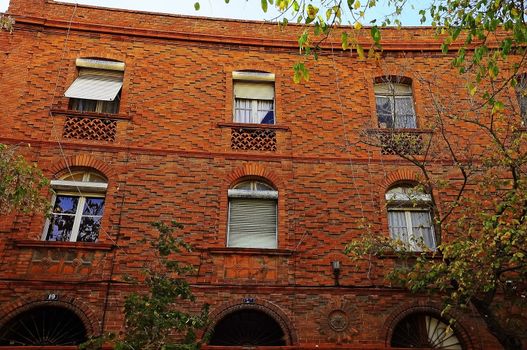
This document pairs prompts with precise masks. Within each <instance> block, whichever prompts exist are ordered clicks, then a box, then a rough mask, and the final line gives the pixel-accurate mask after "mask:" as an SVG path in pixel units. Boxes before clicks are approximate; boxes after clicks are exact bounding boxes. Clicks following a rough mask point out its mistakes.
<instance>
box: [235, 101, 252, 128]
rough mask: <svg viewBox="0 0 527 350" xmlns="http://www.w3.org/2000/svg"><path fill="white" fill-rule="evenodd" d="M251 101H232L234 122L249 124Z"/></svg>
mask: <svg viewBox="0 0 527 350" xmlns="http://www.w3.org/2000/svg"><path fill="white" fill-rule="evenodd" d="M251 104H252V100H248V99H243V98H237V99H236V100H235V101H234V122H235V123H251V122H252V120H251V110H252V106H251Z"/></svg>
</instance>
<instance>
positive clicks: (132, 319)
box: [116, 222, 208, 350]
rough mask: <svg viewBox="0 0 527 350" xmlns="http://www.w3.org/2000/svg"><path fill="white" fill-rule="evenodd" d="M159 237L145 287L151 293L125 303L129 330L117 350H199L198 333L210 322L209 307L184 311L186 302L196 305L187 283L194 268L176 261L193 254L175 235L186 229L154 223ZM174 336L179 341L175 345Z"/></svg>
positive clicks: (135, 294)
mask: <svg viewBox="0 0 527 350" xmlns="http://www.w3.org/2000/svg"><path fill="white" fill-rule="evenodd" d="M153 227H155V228H156V229H157V231H158V232H159V238H157V239H155V240H153V241H151V242H150V245H151V247H152V249H153V251H154V252H155V257H154V259H152V260H149V264H148V267H146V269H145V271H144V274H145V276H144V277H145V278H144V281H141V284H142V285H144V286H146V287H147V288H148V292H147V293H143V292H139V293H132V294H130V295H129V296H127V297H126V300H125V306H124V309H125V321H126V325H125V331H124V335H123V337H122V338H120V339H118V341H117V342H116V349H123V350H124V349H136V350H139V349H141V350H162V349H186V350H190V349H197V348H199V345H200V343H199V342H198V341H197V340H196V333H195V332H196V330H197V329H200V328H203V327H204V326H205V324H206V322H207V314H208V306H207V305H204V306H203V307H202V310H201V313H199V314H192V313H188V312H184V311H180V308H181V305H180V304H182V303H186V304H187V305H188V304H189V302H194V301H195V297H194V295H193V294H192V292H191V290H190V286H189V283H188V282H187V275H188V274H189V273H190V272H192V271H193V267H192V266H190V265H186V264H183V263H181V262H179V261H178V260H175V259H174V258H175V255H181V253H183V252H185V251H190V246H189V245H188V244H186V243H185V242H184V240H183V239H182V238H180V237H175V236H174V232H175V231H176V230H180V229H182V228H183V226H182V225H181V224H179V223H177V222H172V223H171V225H166V224H164V223H160V222H158V223H154V224H153ZM174 336H175V337H176V338H178V339H179V340H178V341H177V342H174V341H173V339H174Z"/></svg>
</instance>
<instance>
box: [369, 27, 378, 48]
mask: <svg viewBox="0 0 527 350" xmlns="http://www.w3.org/2000/svg"><path fill="white" fill-rule="evenodd" d="M370 32H371V37H372V38H373V41H374V42H375V44H379V43H380V41H381V31H380V30H379V27H377V26H373V27H371V30H370Z"/></svg>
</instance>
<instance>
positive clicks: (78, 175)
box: [62, 172, 84, 181]
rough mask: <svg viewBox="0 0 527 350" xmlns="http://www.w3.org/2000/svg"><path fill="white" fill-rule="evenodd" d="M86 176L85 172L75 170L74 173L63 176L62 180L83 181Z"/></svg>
mask: <svg viewBox="0 0 527 350" xmlns="http://www.w3.org/2000/svg"><path fill="white" fill-rule="evenodd" d="M83 177H84V173H82V172H80V173H79V172H75V173H72V174H69V175H66V176H64V177H63V178H62V180H66V181H82V179H83Z"/></svg>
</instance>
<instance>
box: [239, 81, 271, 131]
mask: <svg viewBox="0 0 527 350" xmlns="http://www.w3.org/2000/svg"><path fill="white" fill-rule="evenodd" d="M232 77H233V86H234V94H233V95H234V117H233V121H234V122H236V123H251V124H275V117H274V95H275V91H274V74H271V73H261V72H233V74H232Z"/></svg>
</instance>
